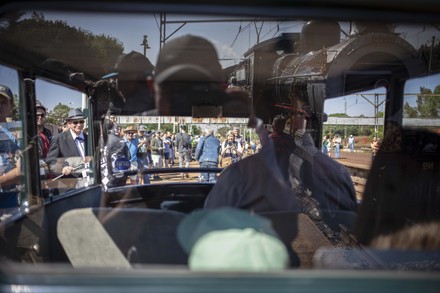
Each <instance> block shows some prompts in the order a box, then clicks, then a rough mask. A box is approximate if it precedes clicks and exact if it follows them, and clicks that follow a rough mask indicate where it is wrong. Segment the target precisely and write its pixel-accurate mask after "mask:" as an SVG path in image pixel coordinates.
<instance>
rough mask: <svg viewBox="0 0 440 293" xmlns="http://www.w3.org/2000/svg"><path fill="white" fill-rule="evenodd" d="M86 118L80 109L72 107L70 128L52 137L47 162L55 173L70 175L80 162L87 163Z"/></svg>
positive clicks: (67, 120)
mask: <svg viewBox="0 0 440 293" xmlns="http://www.w3.org/2000/svg"><path fill="white" fill-rule="evenodd" d="M85 119H86V117H85V116H84V114H83V113H82V112H81V111H80V110H79V109H71V110H70V111H69V114H68V116H67V118H66V122H67V126H68V128H69V129H68V130H67V131H65V132H62V133H60V134H59V135H57V136H55V137H54V138H53V139H52V143H51V145H50V149H49V153H48V154H47V159H46V162H47V164H49V165H50V166H51V170H53V171H54V172H55V173H62V174H64V175H69V174H71V173H72V171H74V168H75V167H77V166H78V165H79V164H82V163H86V160H87V159H86V157H87V156H88V149H87V134H85V133H84V132H83V129H84V124H85ZM60 158H62V159H63V160H59V159H60ZM66 159H67V160H66ZM60 163H61V164H60Z"/></svg>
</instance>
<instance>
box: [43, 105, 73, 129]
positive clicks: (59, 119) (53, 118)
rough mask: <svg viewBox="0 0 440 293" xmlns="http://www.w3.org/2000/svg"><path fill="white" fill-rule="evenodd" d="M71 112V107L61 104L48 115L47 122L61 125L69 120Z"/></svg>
mask: <svg viewBox="0 0 440 293" xmlns="http://www.w3.org/2000/svg"><path fill="white" fill-rule="evenodd" d="M69 110H70V107H69V106H67V105H64V104H61V103H59V104H58V105H56V106H55V107H54V108H53V110H52V111H49V113H47V119H46V121H47V122H48V123H50V124H53V125H61V124H62V123H63V121H64V119H66V118H67V115H68V114H69Z"/></svg>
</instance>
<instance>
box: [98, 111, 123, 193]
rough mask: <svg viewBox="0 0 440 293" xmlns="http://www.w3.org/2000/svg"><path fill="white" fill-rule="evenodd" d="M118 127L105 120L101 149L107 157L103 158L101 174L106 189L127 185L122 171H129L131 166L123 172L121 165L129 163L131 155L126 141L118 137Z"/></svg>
mask: <svg viewBox="0 0 440 293" xmlns="http://www.w3.org/2000/svg"><path fill="white" fill-rule="evenodd" d="M117 127H118V126H117V124H116V123H115V122H113V121H112V120H110V119H107V118H105V119H104V121H103V135H102V141H101V149H102V153H103V154H106V155H107V156H106V158H101V174H102V175H103V179H102V184H103V186H104V188H106V189H108V188H111V187H118V186H125V185H126V184H127V175H125V174H124V173H122V172H121V171H124V170H128V169H129V166H128V167H125V166H124V167H123V168H122V170H121V169H120V168H121V166H119V164H123V163H124V162H127V161H129V158H130V153H129V150H128V147H127V145H126V144H125V140H124V139H123V138H121V137H119V135H116V133H117ZM103 159H104V160H103Z"/></svg>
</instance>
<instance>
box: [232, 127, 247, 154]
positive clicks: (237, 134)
mask: <svg viewBox="0 0 440 293" xmlns="http://www.w3.org/2000/svg"><path fill="white" fill-rule="evenodd" d="M233 131H234V137H235V141H236V142H237V143H238V144H239V145H240V147H241V148H242V149H244V142H245V141H244V138H243V136H241V135H240V128H238V127H234V129H233Z"/></svg>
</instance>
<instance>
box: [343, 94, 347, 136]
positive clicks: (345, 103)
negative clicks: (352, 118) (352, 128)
mask: <svg viewBox="0 0 440 293" xmlns="http://www.w3.org/2000/svg"><path fill="white" fill-rule="evenodd" d="M344 111H345V112H344V113H345V117H347V99H346V98H344ZM346 137H347V125H344V138H346Z"/></svg>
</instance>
